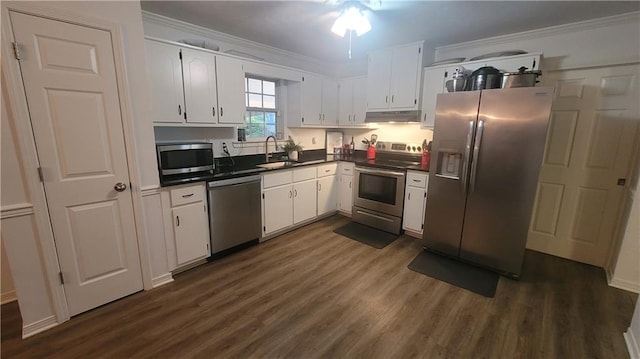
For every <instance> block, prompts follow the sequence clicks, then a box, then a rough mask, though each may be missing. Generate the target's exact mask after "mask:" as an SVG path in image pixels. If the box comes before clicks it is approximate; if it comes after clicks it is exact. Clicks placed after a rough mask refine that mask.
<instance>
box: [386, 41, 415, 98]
mask: <svg viewBox="0 0 640 359" xmlns="http://www.w3.org/2000/svg"><path fill="white" fill-rule="evenodd" d="M421 52H422V47H421V46H420V45H415V44H414V45H406V46H400V47H396V48H394V49H393V57H392V60H391V63H392V67H391V86H390V91H389V95H390V96H391V98H390V99H389V100H390V102H389V107H390V108H417V106H418V105H417V103H418V94H417V93H416V88H417V87H416V86H418V82H419V81H420V80H421V78H420V76H421V75H422V72H421V71H422V53H421Z"/></svg>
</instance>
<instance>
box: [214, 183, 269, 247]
mask: <svg viewBox="0 0 640 359" xmlns="http://www.w3.org/2000/svg"><path fill="white" fill-rule="evenodd" d="M208 197H209V229H210V231H209V233H210V236H211V253H212V254H213V253H218V252H221V251H224V250H226V249H229V248H232V247H235V246H239V245H241V244H245V243H247V242H251V241H255V242H256V243H257V242H258V241H259V240H260V235H261V233H262V232H261V231H260V227H261V222H262V214H261V210H260V206H261V202H260V176H248V177H240V178H232V179H228V180H221V181H211V182H209V196H208Z"/></svg>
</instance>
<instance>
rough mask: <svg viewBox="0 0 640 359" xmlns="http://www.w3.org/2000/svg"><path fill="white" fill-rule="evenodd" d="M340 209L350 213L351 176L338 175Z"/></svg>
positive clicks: (351, 199)
mask: <svg viewBox="0 0 640 359" xmlns="http://www.w3.org/2000/svg"><path fill="white" fill-rule="evenodd" d="M339 192H340V196H339V197H338V198H339V202H340V210H341V211H345V212H349V213H351V207H353V176H347V175H341V176H340V191H339Z"/></svg>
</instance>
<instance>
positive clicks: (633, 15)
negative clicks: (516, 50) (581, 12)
mask: <svg viewBox="0 0 640 359" xmlns="http://www.w3.org/2000/svg"><path fill="white" fill-rule="evenodd" d="M628 22H640V11H634V12H630V13H626V14H622V15H614V16H607V17H602V18H598V19H592V20H585V21H579V22H572V23H568V24H563V25H556V26H550V27H545V28H541V29H535V30H530V31H524V32H517V33H513V34H508V35H501V36H495V37H489V38H485V39H480V40H474V41H467V42H461V43H457V44H451V45H445V46H438V47H437V48H436V52H440V51H445V52H446V51H452V50H460V49H465V48H471V47H479V46H492V45H501V44H505V43H511V42H514V41H522V40H531V39H535V38H540V37H543V36H548V35H557V34H562V33H570V32H577V31H583V30H592V29H594V28H599V27H607V26H611V25H618V24H623V23H628Z"/></svg>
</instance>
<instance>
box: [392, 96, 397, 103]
mask: <svg viewBox="0 0 640 359" xmlns="http://www.w3.org/2000/svg"><path fill="white" fill-rule="evenodd" d="M395 97H396V95H391V103H393V99H394V98H395Z"/></svg>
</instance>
